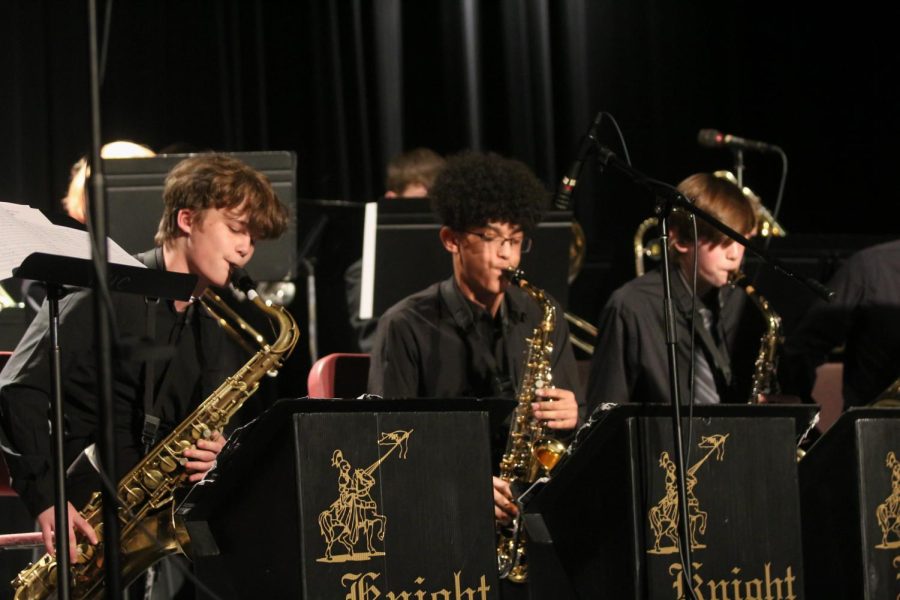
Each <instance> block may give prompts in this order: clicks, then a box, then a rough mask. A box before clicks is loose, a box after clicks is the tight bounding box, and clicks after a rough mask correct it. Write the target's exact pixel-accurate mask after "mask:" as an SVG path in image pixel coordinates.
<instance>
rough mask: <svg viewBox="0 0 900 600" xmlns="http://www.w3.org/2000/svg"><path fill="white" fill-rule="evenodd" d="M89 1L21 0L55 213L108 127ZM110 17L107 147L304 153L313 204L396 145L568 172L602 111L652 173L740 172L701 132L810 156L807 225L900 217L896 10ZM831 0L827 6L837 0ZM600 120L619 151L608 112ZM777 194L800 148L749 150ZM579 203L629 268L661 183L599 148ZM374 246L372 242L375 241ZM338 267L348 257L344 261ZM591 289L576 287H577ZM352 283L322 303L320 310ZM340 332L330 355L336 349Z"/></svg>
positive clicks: (23, 131)
mask: <svg viewBox="0 0 900 600" xmlns="http://www.w3.org/2000/svg"><path fill="white" fill-rule="evenodd" d="M86 4H87V2H86V0H43V1H41V0H0V40H2V42H0V44H2V45H3V51H2V52H0V140H2V143H0V200H6V201H14V202H22V203H27V204H30V205H32V206H35V207H38V208H41V209H44V210H46V211H50V212H52V211H56V210H58V204H59V198H61V197H62V195H63V193H64V191H65V188H66V183H67V178H68V173H69V167H70V165H71V164H72V163H73V162H74V161H75V160H76V159H77V158H78V157H79V156H80V155H82V154H85V153H86V152H87V150H88V148H89V147H90V141H89V139H88V131H89V122H88V115H89V112H88V106H89V97H88V90H87V81H88V67H87V33H86V30H87V14H86ZM98 4H99V11H100V13H101V14H100V19H99V21H100V23H101V24H102V23H103V22H104V20H105V15H106V12H107V11H109V15H110V18H109V31H108V52H107V59H106V66H105V80H104V86H103V92H102V94H103V96H102V108H103V134H104V141H110V140H114V139H122V138H125V139H132V140H135V141H139V142H142V143H145V144H147V145H149V146H151V147H152V148H154V149H155V150H157V151H159V150H161V149H163V148H164V147H166V146H168V145H170V144H173V143H178V142H180V143H187V144H190V145H191V146H193V147H194V148H197V149H216V150H226V151H227V150H234V151H237V150H241V151H250V150H293V151H295V152H297V154H298V157H299V161H298V163H299V166H298V171H299V172H298V181H299V190H298V194H299V197H301V198H332V199H345V200H352V201H360V202H361V201H365V200H368V199H371V198H373V197H375V196H377V195H378V194H379V193H380V192H381V191H382V190H383V171H384V165H385V163H386V162H387V160H388V159H389V157H390V156H392V155H394V154H396V153H398V152H400V151H402V150H404V149H409V148H412V147H415V146H422V145H424V146H429V147H431V148H434V149H435V150H437V151H438V152H441V153H453V152H457V151H460V150H463V149H466V148H478V149H484V150H493V151H496V152H499V153H502V154H505V155H510V156H514V157H517V158H519V159H521V160H523V161H524V162H526V163H527V164H528V165H530V166H531V167H532V168H533V169H534V170H535V172H536V173H537V174H538V175H539V177H540V178H541V179H542V180H543V181H544V182H545V184H546V185H547V188H548V190H550V189H555V187H556V185H557V182H558V180H559V177H560V174H561V173H562V171H563V170H564V169H565V168H566V166H567V165H568V164H569V163H570V161H571V160H572V158H573V154H574V152H575V150H576V148H577V145H578V140H579V138H580V136H581V135H582V134H583V133H584V130H585V129H586V128H587V127H588V125H589V123H590V122H591V120H592V119H593V115H594V114H595V113H596V112H597V111H598V110H606V111H609V112H611V113H612V114H614V115H615V116H616V118H617V119H618V122H619V124H620V125H621V127H622V130H623V133H624V135H625V139H626V141H627V144H628V148H629V150H630V153H631V157H632V160H633V162H634V165H635V167H637V168H638V169H640V170H642V171H644V172H645V173H647V174H650V175H652V176H654V177H656V178H657V179H662V180H665V181H669V182H671V183H673V184H674V183H677V182H678V181H680V180H681V179H682V178H683V177H685V176H687V175H689V174H691V173H693V172H697V171H704V170H714V169H721V168H729V167H730V166H731V154H730V153H729V152H727V151H724V150H711V149H706V148H701V147H699V146H698V145H697V142H696V136H697V132H698V130H699V129H701V128H707V127H711V128H716V129H719V130H721V131H723V132H726V133H732V134H735V135H740V136H743V137H747V138H752V139H759V140H764V141H767V142H770V143H773V144H778V145H780V146H781V147H783V148H784V149H785V151H786V152H787V154H788V156H789V158H790V173H789V176H788V183H787V190H786V193H785V199H784V208H783V212H782V215H781V219H780V220H781V222H782V223H783V224H784V225H785V226H786V228H787V229H788V230H789V231H790V232H791V233H795V234H869V235H896V233H897V228H896V225H895V223H894V222H893V221H891V220H889V219H888V218H886V215H888V214H889V215H893V214H895V213H896V209H895V208H891V207H892V206H894V204H895V198H896V197H897V193H896V191H895V180H894V177H893V174H894V172H895V170H896V169H895V149H894V146H895V144H894V141H895V140H897V139H898V138H900V136H898V133H900V131H898V129H900V127H898V125H900V117H898V110H897V106H898V100H900V98H898V96H900V94H898V85H897V83H896V78H897V73H898V66H900V65H898V63H900V55H898V51H897V42H896V33H895V28H896V23H897V22H898V19H897V16H898V15H897V13H898V9H897V8H896V5H879V6H876V5H875V4H874V3H871V4H870V3H867V2H861V3H855V4H853V5H852V6H851V5H845V6H842V7H841V8H840V10H831V9H825V8H823V7H817V8H815V9H813V10H810V9H808V8H807V7H801V5H795V4H793V3H785V2H770V1H762V2H759V1H757V2H749V1H746V0H735V1H733V2H721V1H716V0H698V1H694V2H667V1H664V0H631V1H628V2H621V1H620V2H614V1H612V0H596V1H591V0H341V1H334V0H299V1H298V0H292V1H290V2H288V1H275V0H266V1H263V0H256V1H253V0H240V1H239V0H216V1H213V0H195V1H192V2H184V1H182V0H157V1H154V2H136V1H133V0H131V1H125V0H115V1H113V2H112V3H111V4H110V0H98ZM822 6H824V5H822ZM601 138H602V139H603V141H604V143H605V144H606V145H607V146H609V147H610V148H612V149H613V150H615V151H617V152H620V150H621V148H620V145H619V142H618V140H617V138H616V136H615V134H614V131H613V129H612V128H611V127H610V126H609V123H605V124H604V125H603V128H602V132H601ZM746 163H747V172H746V179H745V183H746V184H747V185H749V186H750V187H751V188H753V189H754V190H755V191H756V192H757V193H758V194H759V195H760V196H762V198H763V201H764V202H765V203H766V204H767V205H768V206H770V207H771V206H772V205H773V204H774V201H775V195H776V191H777V182H778V177H779V173H780V162H779V161H778V160H777V159H776V158H775V157H773V156H769V155H755V154H750V153H748V154H747V156H746ZM575 203H576V204H575V212H576V216H577V218H578V219H579V220H580V221H581V223H582V224H583V226H584V228H585V230H586V232H587V237H588V241H589V253H588V262H589V263H591V264H595V265H596V264H605V265H613V270H615V269H619V270H620V271H621V273H620V274H618V275H616V276H615V277H613V278H611V279H609V280H608V281H606V282H604V283H600V284H598V283H596V282H591V283H583V282H582V283H581V286H582V287H581V288H579V287H578V283H579V282H576V288H575V289H574V290H573V297H574V300H573V303H574V304H575V305H576V306H577V305H578V304H579V302H581V305H582V308H581V309H580V312H582V314H585V316H587V317H588V318H592V317H593V316H594V315H595V314H596V311H598V310H599V305H597V304H598V300H597V299H598V298H600V299H602V298H603V297H605V295H604V294H603V293H601V292H599V291H598V286H606V287H607V288H611V287H614V285H617V284H618V283H621V281H623V280H624V279H627V278H628V277H629V276H630V274H631V265H632V257H631V237H632V234H633V232H634V229H635V227H636V225H637V224H638V223H639V222H640V221H641V220H642V219H643V218H644V217H646V216H648V215H649V214H650V213H651V211H652V205H651V199H650V198H648V197H647V196H646V195H645V194H643V193H641V192H639V191H638V190H635V189H634V188H633V187H632V186H631V185H630V184H629V183H627V182H626V181H624V180H623V179H622V178H621V177H619V176H616V175H615V174H606V175H605V176H603V177H601V174H600V172H599V170H598V169H597V168H596V165H594V164H593V163H589V164H587V165H586V168H585V171H584V173H583V176H582V177H581V179H580V180H579V187H578V189H577V191H576V194H575ZM355 243H356V244H358V241H356V242H355ZM335 277H336V278H339V275H336V276H335ZM582 295H583V296H584V297H585V298H589V300H587V301H584V300H581V301H580V300H579V297H580V296H582ZM327 302H333V303H340V302H342V299H340V300H338V299H335V298H331V299H325V298H322V299H320V305H321V304H324V303H327ZM325 346H326V349H328V350H332V349H334V348H330V347H328V346H327V344H325Z"/></svg>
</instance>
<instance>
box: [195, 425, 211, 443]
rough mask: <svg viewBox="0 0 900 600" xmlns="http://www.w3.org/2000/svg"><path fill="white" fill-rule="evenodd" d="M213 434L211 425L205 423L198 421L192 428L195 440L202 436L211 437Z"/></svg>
mask: <svg viewBox="0 0 900 600" xmlns="http://www.w3.org/2000/svg"><path fill="white" fill-rule="evenodd" d="M211 435H212V432H211V431H210V430H209V427H207V426H206V424H205V423H198V424H196V425H194V426H193V428H191V437H193V438H194V439H195V440H199V439H200V438H203V439H205V440H206V439H209V437H210V436H211Z"/></svg>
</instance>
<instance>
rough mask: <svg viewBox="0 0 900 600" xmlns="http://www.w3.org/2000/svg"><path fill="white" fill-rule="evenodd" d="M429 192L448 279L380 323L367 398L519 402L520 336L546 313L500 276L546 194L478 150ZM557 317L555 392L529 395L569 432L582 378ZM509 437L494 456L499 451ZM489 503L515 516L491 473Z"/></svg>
mask: <svg viewBox="0 0 900 600" xmlns="http://www.w3.org/2000/svg"><path fill="white" fill-rule="evenodd" d="M429 193H430V195H431V198H432V201H433V205H434V208H435V210H436V212H437V213H438V215H439V217H440V221H441V223H442V225H443V226H442V227H441V230H440V240H441V243H442V244H443V246H444V248H445V249H446V250H447V252H449V253H450V255H451V259H452V263H453V276H452V277H450V278H449V279H447V280H445V281H442V282H439V283H435V284H434V285H432V286H430V287H428V288H426V289H425V290H423V291H421V292H418V293H416V294H413V295H412V296H409V297H408V298H406V299H404V300H402V301H401V302H399V303H398V304H396V305H395V306H393V307H391V308H390V309H389V310H388V311H387V312H386V313H385V314H384V315H383V316H382V317H381V318H380V320H379V323H378V329H377V333H376V336H375V344H374V348H373V351H372V361H371V367H370V372H369V392H370V393H373V394H378V395H381V396H384V397H390V398H401V397H407V398H416V397H420V398H426V397H443V398H452V397H464V396H468V397H498V396H501V397H504V396H505V397H509V398H515V397H516V395H517V390H516V387H517V386H518V384H519V382H520V381H521V378H522V374H523V370H524V368H525V366H524V365H523V363H524V362H525V361H524V358H525V350H526V338H528V337H529V336H531V334H532V332H533V330H534V329H535V327H537V326H538V325H539V324H540V323H541V318H542V312H541V308H540V306H539V305H538V304H537V303H535V302H534V301H533V299H532V298H530V297H528V295H527V294H526V293H525V292H523V291H522V290H521V289H519V288H518V287H514V286H512V284H511V283H510V281H509V278H508V277H507V276H506V273H507V271H508V270H509V269H511V268H515V267H517V266H518V264H519V261H520V259H521V257H522V255H523V254H525V253H527V252H529V251H530V250H531V245H532V242H531V238H529V237H528V234H529V232H530V231H532V230H533V229H534V227H536V225H537V223H538V222H539V220H540V218H541V215H542V212H543V210H544V209H545V207H546V206H547V205H548V200H549V195H548V194H547V192H546V191H545V189H544V188H543V186H542V185H541V183H540V182H539V181H538V179H537V178H536V177H535V176H534V174H532V173H531V171H530V170H529V169H528V168H527V167H526V166H525V165H524V164H522V163H520V162H518V161H515V160H510V159H506V158H502V157H500V156H498V155H495V154H481V153H475V152H469V153H463V154H460V155H457V156H454V157H451V158H450V159H449V160H448V161H447V164H446V166H445V167H444V170H443V171H442V172H441V174H440V175H438V177H437V179H436V181H435V183H434V186H433V187H432V188H431V189H430V190H429ZM554 304H555V302H554ZM557 306H558V305H557ZM559 314H562V313H561V312H560V313H559ZM559 321H560V322H559V323H558V324H557V326H556V328H555V331H554V332H553V334H552V342H553V348H554V349H553V352H552V355H551V359H550V361H551V368H552V386H555V387H547V388H544V389H539V390H535V397H536V400H537V401H536V402H534V403H533V414H534V417H535V418H537V419H539V420H541V421H543V422H545V423H546V425H547V426H548V427H549V428H550V429H552V430H555V431H556V432H557V433H565V432H568V431H570V430H572V429H574V428H575V427H576V425H578V424H579V423H581V422H582V421H583V419H584V417H585V413H584V405H583V402H582V400H581V398H580V396H579V395H578V394H576V392H575V391H574V390H575V389H576V387H577V381H578V379H577V377H578V375H577V371H576V366H575V357H574V353H573V351H572V347H571V345H570V343H569V341H568V336H569V334H568V328H567V326H566V323H565V321H563V320H562V319H559ZM505 441H506V440H505V439H504V440H502V441H499V442H498V444H495V450H499V451H502V448H501V447H500V446H501V445H502V444H504V443H505ZM498 456H499V454H498ZM495 464H496V462H495ZM494 501H495V511H494V512H495V516H496V518H497V519H498V520H499V521H501V522H508V521H509V520H510V519H511V518H512V517H513V516H514V515H515V514H516V513H517V510H516V507H515V505H514V503H513V498H512V494H511V492H510V489H509V486H508V484H507V483H506V482H505V481H502V480H501V479H499V478H497V477H494Z"/></svg>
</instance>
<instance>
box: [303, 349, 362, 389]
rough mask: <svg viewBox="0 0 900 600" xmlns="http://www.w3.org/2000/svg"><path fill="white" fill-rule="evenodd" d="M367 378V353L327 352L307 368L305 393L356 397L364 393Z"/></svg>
mask: <svg viewBox="0 0 900 600" xmlns="http://www.w3.org/2000/svg"><path fill="white" fill-rule="evenodd" d="M368 379H369V355H368V354H349V353H335V354H328V355H327V356H323V357H322V358H320V359H319V360H317V361H316V363H315V364H314V365H313V366H312V368H311V369H310V370H309V376H308V377H307V378H306V388H307V394H308V395H309V397H310V398H356V397H357V396H359V395H360V394H364V393H366V383H367V382H368Z"/></svg>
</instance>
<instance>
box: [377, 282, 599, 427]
mask: <svg viewBox="0 0 900 600" xmlns="http://www.w3.org/2000/svg"><path fill="white" fill-rule="evenodd" d="M554 304H555V305H556V307H557V319H556V325H555V327H554V330H553V344H554V350H553V353H552V355H551V363H552V373H553V385H555V386H556V387H558V388H562V389H568V390H572V391H573V392H575V397H576V401H577V402H578V409H579V410H578V413H579V423H581V422H583V421H584V418H585V409H584V401H583V398H582V394H581V393H580V390H579V389H578V387H579V386H578V373H577V369H576V366H575V355H574V353H573V352H572V346H571V344H570V343H569V340H568V336H569V329H568V326H567V324H566V322H565V320H564V319H563V318H562V310H561V309H560V308H559V305H558V304H556V302H555V301H554ZM497 316H498V318H499V321H495V320H494V319H493V318H492V317H491V316H490V315H489V314H488V313H487V312H486V311H484V309H481V308H480V307H476V306H474V305H473V304H471V303H470V302H468V301H467V300H466V299H465V298H464V296H463V295H462V293H461V292H460V290H459V288H458V287H457V285H456V283H455V281H454V280H453V278H450V279H447V280H445V281H443V282H441V283H436V284H434V285H432V286H430V287H428V288H426V289H425V290H422V291H421V292H418V293H416V294H413V295H412V296H409V297H408V298H405V299H404V300H402V301H400V302H399V303H397V304H396V305H394V306H393V307H391V308H390V309H389V310H388V311H387V312H385V314H384V315H383V316H382V317H381V318H380V319H379V320H378V330H377V333H376V335H375V344H374V348H373V351H372V361H371V367H370V370H369V392H370V393H372V394H378V395H380V396H384V397H386V398H455V397H480V398H484V397H498V396H507V397H511V396H513V395H514V392H515V388H516V387H517V386H518V385H519V382H520V381H521V379H522V371H523V366H524V365H523V362H524V357H525V351H526V341H525V340H526V338H527V337H530V336H531V334H532V332H533V330H534V328H535V327H537V326H538V325H539V324H540V321H541V317H542V311H541V308H540V307H539V306H538V304H537V303H536V302H535V301H534V300H533V299H532V298H531V297H530V296H528V295H527V294H526V293H525V292H524V291H522V290H520V289H519V288H510V289H508V290H507V291H506V293H505V294H504V300H503V304H502V307H501V310H500V311H499V313H498V315H497Z"/></svg>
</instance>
